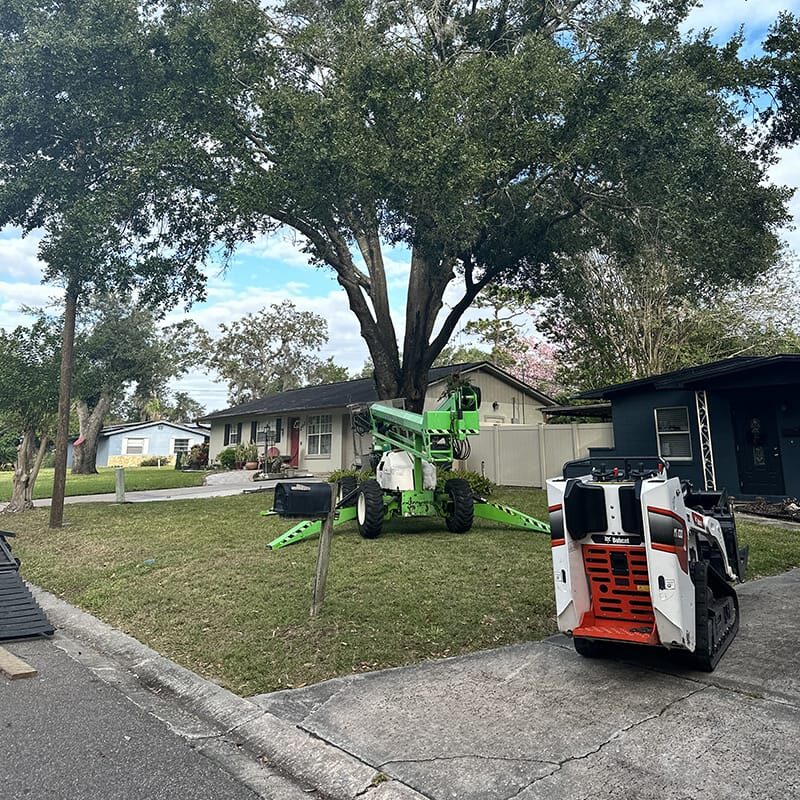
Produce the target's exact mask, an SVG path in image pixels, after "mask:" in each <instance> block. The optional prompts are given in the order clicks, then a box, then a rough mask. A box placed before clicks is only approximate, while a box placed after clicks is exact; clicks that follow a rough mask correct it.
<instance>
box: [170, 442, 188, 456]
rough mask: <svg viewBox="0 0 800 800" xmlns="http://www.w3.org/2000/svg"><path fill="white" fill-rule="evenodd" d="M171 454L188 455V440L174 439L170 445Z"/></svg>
mask: <svg viewBox="0 0 800 800" xmlns="http://www.w3.org/2000/svg"><path fill="white" fill-rule="evenodd" d="M172 452H173V454H175V455H177V454H178V453H188V452H189V440H188V439H175V440H174V441H173V443H172Z"/></svg>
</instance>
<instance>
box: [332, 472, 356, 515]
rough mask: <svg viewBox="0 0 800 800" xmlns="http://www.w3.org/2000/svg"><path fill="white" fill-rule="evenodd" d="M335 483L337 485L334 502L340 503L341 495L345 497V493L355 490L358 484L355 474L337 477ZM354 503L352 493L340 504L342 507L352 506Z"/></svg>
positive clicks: (354, 497)
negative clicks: (336, 494)
mask: <svg viewBox="0 0 800 800" xmlns="http://www.w3.org/2000/svg"><path fill="white" fill-rule="evenodd" d="M336 485H337V486H338V487H339V489H338V496H337V498H336V502H337V503H342V498H343V497H347V495H349V494H351V493H352V492H354V491H355V490H356V487H357V486H358V480H357V479H356V476H355V475H345V476H344V477H343V478H339V480H338V482H337V484H336ZM355 504H356V496H355V495H353V496H352V497H351V498H350V499H349V500H348V501H347V502H346V503H343V504H342V508H347V507H348V506H354V505H355Z"/></svg>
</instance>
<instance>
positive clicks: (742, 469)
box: [732, 396, 786, 495]
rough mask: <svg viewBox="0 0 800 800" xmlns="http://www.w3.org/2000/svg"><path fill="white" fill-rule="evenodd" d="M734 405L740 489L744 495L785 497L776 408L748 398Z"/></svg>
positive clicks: (735, 402) (764, 402) (735, 401)
mask: <svg viewBox="0 0 800 800" xmlns="http://www.w3.org/2000/svg"><path fill="white" fill-rule="evenodd" d="M732 406H733V429H734V435H735V437H736V459H737V462H738V465H739V490H740V491H741V492H742V494H754V495H770V494H772V495H782V494H785V492H786V488H785V486H784V482H783V464H782V463H781V442H780V439H779V438H778V415H777V409H776V408H775V405H774V404H772V403H770V402H769V400H765V399H763V398H756V397H746V396H745V397H742V398H739V399H738V400H737V399H735V400H733V401H732Z"/></svg>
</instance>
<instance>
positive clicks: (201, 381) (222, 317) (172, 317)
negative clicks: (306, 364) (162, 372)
mask: <svg viewBox="0 0 800 800" xmlns="http://www.w3.org/2000/svg"><path fill="white" fill-rule="evenodd" d="M304 288H305V285H304V284H300V283H295V282H290V283H287V284H283V285H282V286H280V287H276V288H274V289H264V288H262V287H257V286H251V287H247V288H245V289H243V290H240V291H236V292H235V295H234V296H233V297H231V298H227V299H224V300H221V301H220V302H216V303H214V304H213V305H205V306H203V307H202V308H199V307H198V308H197V309H195V310H192V311H189V312H178V311H175V312H172V313H170V314H169V315H168V317H167V319H166V320H165V322H166V323H173V322H177V321H179V320H181V319H185V318H187V317H189V318H192V319H194V320H195V322H197V323H198V324H199V325H202V326H203V327H204V328H205V329H206V330H207V331H208V332H209V333H210V334H211V335H212V336H216V335H218V334H219V327H218V326H219V324H220V323H221V322H231V321H232V320H235V319H238V318H240V317H242V316H244V315H245V314H251V313H255V312H257V311H260V310H261V309H262V308H266V307H268V306H270V305H271V304H273V303H276V304H277V303H281V302H282V301H283V300H291V301H292V302H293V303H294V304H295V305H296V306H297V308H298V310H300V311H312V312H314V313H315V314H319V315H320V316H322V317H324V319H325V321H326V322H327V324H328V342H327V344H326V345H325V346H323V347H322V348H321V349H320V352H319V355H320V356H321V357H322V358H324V359H327V358H328V357H332V358H333V360H334V361H335V362H336V363H337V364H339V365H341V366H344V367H347V369H348V370H350V372H358V371H360V370H361V367H362V366H363V364H364V361H365V360H366V358H367V354H368V353H367V346H366V344H365V343H364V340H363V339H362V338H361V335H360V333H359V327H358V322H357V320H356V318H355V316H354V315H353V314H352V312H351V311H350V309H349V307H348V305H347V297H346V295H345V293H344V291H342V290H341V289H333V290H331V291H330V292H328V293H327V294H326V295H323V296H321V297H309V296H308V294H306V293H304V292H303V289H304ZM214 378H215V376H214V375H213V374H209V373H208V372H207V371H206V372H203V371H198V372H194V373H191V374H189V375H186V376H184V377H183V378H181V379H179V380H177V381H174V382H173V389H174V390H177V391H185V392H188V393H189V394H190V395H191V396H192V397H193V398H194V399H195V400H197V401H198V402H199V403H202V404H203V405H205V406H206V408H207V409H208V410H211V409H218V408H224V407H226V406H227V405H228V402H227V388H226V386H225V384H224V383H222V382H219V381H216V380H214Z"/></svg>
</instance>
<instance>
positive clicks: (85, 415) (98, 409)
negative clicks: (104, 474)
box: [72, 394, 111, 475]
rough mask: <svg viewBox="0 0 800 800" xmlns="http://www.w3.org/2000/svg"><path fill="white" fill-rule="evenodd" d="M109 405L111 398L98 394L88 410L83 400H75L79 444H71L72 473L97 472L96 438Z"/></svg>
mask: <svg viewBox="0 0 800 800" xmlns="http://www.w3.org/2000/svg"><path fill="white" fill-rule="evenodd" d="M110 405H111V398H110V397H109V396H108V395H106V394H102V395H100V399H99V400H98V401H97V405H96V406H95V407H94V408H93V409H92V411H91V412H90V411H89V406H88V404H87V403H86V401H85V400H77V401H76V403H75V408H76V410H77V412H78V426H79V427H78V430H79V433H80V437H79V439H78V440H77V441H79V442H80V444H78V445H76V444H73V445H72V474H73V475H94V474H95V473H96V472H97V440H98V438H99V435H100V430H101V429H102V427H103V420H104V419H105V418H106V414H107V413H108V409H109V407H110Z"/></svg>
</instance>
